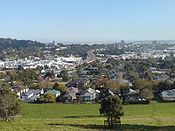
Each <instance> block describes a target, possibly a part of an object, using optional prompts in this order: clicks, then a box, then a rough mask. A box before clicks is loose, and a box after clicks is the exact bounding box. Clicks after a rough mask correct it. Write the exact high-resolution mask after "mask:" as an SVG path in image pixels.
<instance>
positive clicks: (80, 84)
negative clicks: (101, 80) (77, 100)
mask: <svg viewBox="0 0 175 131" xmlns="http://www.w3.org/2000/svg"><path fill="white" fill-rule="evenodd" d="M89 83H90V80H89V79H86V78H81V79H78V80H72V81H70V82H68V83H67V84H66V86H67V87H68V88H69V87H75V88H78V89H79V90H84V89H85V87H86V86H87V85H88V84H89Z"/></svg>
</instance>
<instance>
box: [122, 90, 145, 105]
mask: <svg viewBox="0 0 175 131" xmlns="http://www.w3.org/2000/svg"><path fill="white" fill-rule="evenodd" d="M147 102H148V101H147V100H146V99H145V98H142V97H140V94H139V91H136V90H133V89H130V88H128V90H127V91H125V92H124V94H123V103H125V104H142V103H143V104H144V103H147Z"/></svg>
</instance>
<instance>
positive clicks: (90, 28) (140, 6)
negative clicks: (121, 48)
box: [0, 0, 175, 43]
mask: <svg viewBox="0 0 175 131" xmlns="http://www.w3.org/2000/svg"><path fill="white" fill-rule="evenodd" d="M1 5H2V7H1V8H0V13H1V14H2V16H1V21H0V29H1V32H0V37H3V38H14V39H29V40H36V41H40V42H44V43H49V42H52V41H56V42H70V43H79V42H88V43H89V42H90V43H93V42H116V41H120V40H125V41H147V40H174V39H175V31H174V29H175V18H174V16H173V14H174V13H175V1H173V0H166V1H165V0H154V1H152V0H142V1H140V0H135V1H130V0H125V1H120V0H117V1H115V0H110V1H105V0H89V1H81V0H75V1H69V0H66V1H57V0H51V1H41V0H38V1H34V0H31V1H22V0H16V1H10V0H6V1H2V2H1Z"/></svg>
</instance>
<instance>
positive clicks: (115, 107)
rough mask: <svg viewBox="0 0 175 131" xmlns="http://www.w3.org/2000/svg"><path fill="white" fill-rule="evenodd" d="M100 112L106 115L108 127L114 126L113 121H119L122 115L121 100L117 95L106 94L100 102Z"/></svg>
mask: <svg viewBox="0 0 175 131" xmlns="http://www.w3.org/2000/svg"><path fill="white" fill-rule="evenodd" d="M100 114H103V115H104V116H105V117H107V122H108V126H109V127H113V126H115V122H118V123H120V116H122V115H124V112H123V107H122V101H121V100H120V98H119V97H118V96H108V97H106V98H105V99H103V100H102V102H101V107H100Z"/></svg>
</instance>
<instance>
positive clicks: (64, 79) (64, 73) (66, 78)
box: [60, 70, 69, 82]
mask: <svg viewBox="0 0 175 131" xmlns="http://www.w3.org/2000/svg"><path fill="white" fill-rule="evenodd" d="M60 74H61V76H62V80H63V81H65V82H66V81H68V80H69V75H68V72H67V70H62V71H61V73H60Z"/></svg>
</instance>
